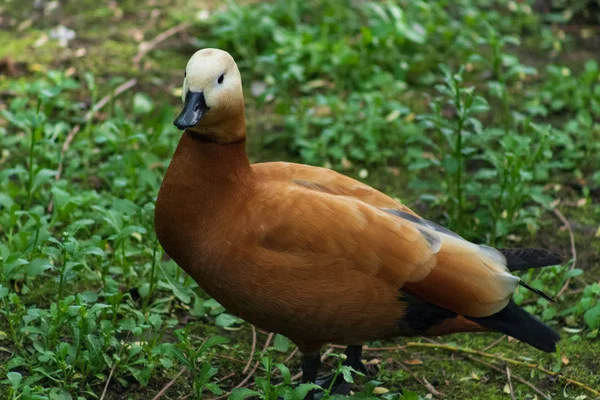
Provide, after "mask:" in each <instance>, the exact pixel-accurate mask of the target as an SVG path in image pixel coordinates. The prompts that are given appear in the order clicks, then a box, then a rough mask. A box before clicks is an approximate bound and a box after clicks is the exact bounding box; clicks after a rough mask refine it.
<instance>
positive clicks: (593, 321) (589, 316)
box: [583, 302, 600, 329]
mask: <svg viewBox="0 0 600 400" xmlns="http://www.w3.org/2000/svg"><path fill="white" fill-rule="evenodd" d="M583 319H584V320H585V323H586V324H587V325H588V326H589V327H590V328H591V329H598V328H600V302H598V303H597V304H596V305H595V306H594V307H592V308H590V309H589V310H587V311H586V312H585V314H583Z"/></svg>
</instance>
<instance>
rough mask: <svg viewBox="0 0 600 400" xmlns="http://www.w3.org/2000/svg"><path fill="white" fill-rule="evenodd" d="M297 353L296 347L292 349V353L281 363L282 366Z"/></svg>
mask: <svg viewBox="0 0 600 400" xmlns="http://www.w3.org/2000/svg"><path fill="white" fill-rule="evenodd" d="M297 352H298V348H297V347H296V348H295V349H294V351H292V352H291V353H290V355H289V356H287V358H286V359H285V360H284V361H283V363H284V364H287V363H288V361H290V360H291V359H292V358H294V356H295V355H296V353H297Z"/></svg>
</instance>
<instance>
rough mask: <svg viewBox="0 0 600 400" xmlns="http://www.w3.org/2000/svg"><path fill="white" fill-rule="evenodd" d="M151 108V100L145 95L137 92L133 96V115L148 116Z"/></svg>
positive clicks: (152, 106) (152, 105)
mask: <svg viewBox="0 0 600 400" xmlns="http://www.w3.org/2000/svg"><path fill="white" fill-rule="evenodd" d="M153 108H154V104H153V103H152V99H151V98H150V97H149V96H148V95H147V94H145V93H141V92H138V93H136V94H135V95H134V96H133V112H134V113H135V114H137V115H141V114H148V113H149V112H150V111H152V109H153Z"/></svg>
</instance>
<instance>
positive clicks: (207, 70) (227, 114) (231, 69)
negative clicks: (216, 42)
mask: <svg viewBox="0 0 600 400" xmlns="http://www.w3.org/2000/svg"><path fill="white" fill-rule="evenodd" d="M182 100H183V102H184V110H183V111H182V113H181V114H180V115H179V117H178V118H177V119H176V121H175V125H177V127H178V128H180V129H184V128H188V129H190V130H193V131H195V130H198V129H200V128H201V127H216V128H218V125H220V124H224V123H228V121H231V120H234V119H236V118H240V116H241V117H242V118H243V115H244V95H243V91H242V78H241V76H240V71H239V70H238V67H237V65H236V63H235V61H234V59H233V57H231V55H230V54H229V53H227V52H226V51H223V50H219V49H210V48H207V49H202V50H199V51H197V52H196V53H194V55H193V56H192V57H191V58H190V60H189V61H188V63H187V66H186V68H185V78H184V80H183V92H182Z"/></svg>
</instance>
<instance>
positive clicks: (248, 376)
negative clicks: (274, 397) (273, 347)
mask: <svg viewBox="0 0 600 400" xmlns="http://www.w3.org/2000/svg"><path fill="white" fill-rule="evenodd" d="M273 336H275V334H274V333H270V334H269V336H268V337H267V341H266V342H265V345H264V346H263V349H262V351H263V352H264V351H265V350H267V347H269V345H270V344H271V340H273ZM259 365H260V361H257V362H256V363H255V364H254V367H252V369H251V370H250V372H249V373H248V375H246V377H245V378H244V379H243V380H242V381H241V382H240V383H238V384H237V385H235V387H234V388H233V389H237V388H240V387H243V386H244V385H246V383H248V381H249V380H250V378H252V375H254V373H255V372H256V370H257V369H258V367H259ZM233 389H232V391H233ZM230 394H231V392H227V393H225V394H224V395H221V396H219V397H215V398H213V399H212V400H220V399H224V398H226V397H227V396H229V395H230Z"/></svg>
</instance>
